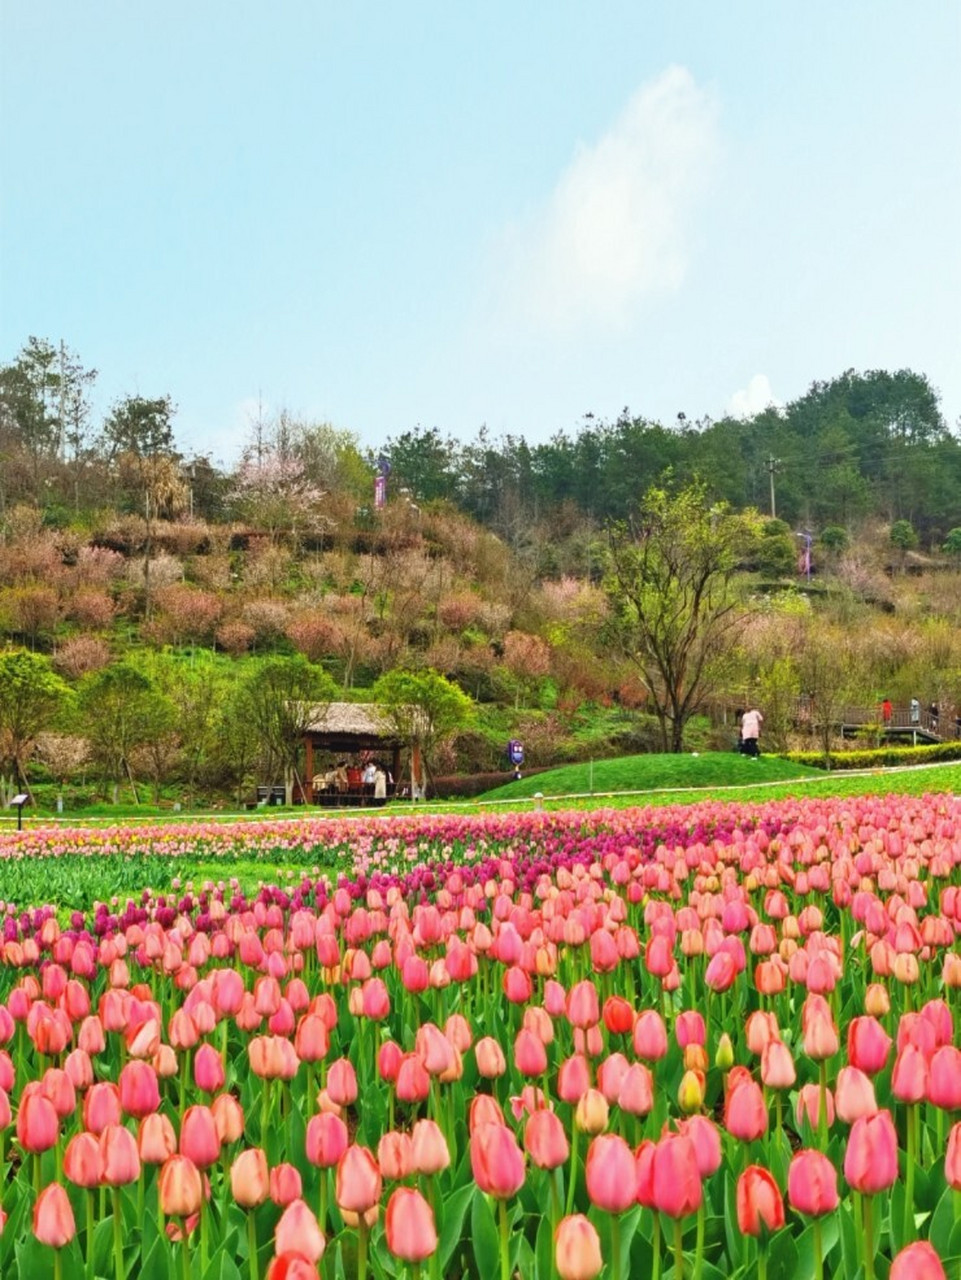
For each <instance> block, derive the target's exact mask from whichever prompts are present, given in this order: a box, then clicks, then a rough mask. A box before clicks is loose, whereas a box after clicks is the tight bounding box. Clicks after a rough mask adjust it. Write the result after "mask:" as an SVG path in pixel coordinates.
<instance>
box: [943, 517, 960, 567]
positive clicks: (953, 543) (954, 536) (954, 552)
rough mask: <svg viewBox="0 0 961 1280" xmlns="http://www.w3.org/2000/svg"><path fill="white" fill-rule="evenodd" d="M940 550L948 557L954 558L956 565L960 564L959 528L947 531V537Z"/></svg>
mask: <svg viewBox="0 0 961 1280" xmlns="http://www.w3.org/2000/svg"><path fill="white" fill-rule="evenodd" d="M942 550H944V551H946V552H947V553H948V555H950V556H954V558H955V560H956V561H957V562H958V563H961V526H958V527H957V528H955V529H949V530H948V536H947V537H946V538H945V540H944V544H943V547H942Z"/></svg>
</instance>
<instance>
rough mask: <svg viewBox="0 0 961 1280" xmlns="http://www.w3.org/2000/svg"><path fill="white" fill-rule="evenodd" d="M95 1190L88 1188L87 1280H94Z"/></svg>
mask: <svg viewBox="0 0 961 1280" xmlns="http://www.w3.org/2000/svg"><path fill="white" fill-rule="evenodd" d="M93 1229H94V1215H93V1188H92V1187H88V1188H87V1280H93Z"/></svg>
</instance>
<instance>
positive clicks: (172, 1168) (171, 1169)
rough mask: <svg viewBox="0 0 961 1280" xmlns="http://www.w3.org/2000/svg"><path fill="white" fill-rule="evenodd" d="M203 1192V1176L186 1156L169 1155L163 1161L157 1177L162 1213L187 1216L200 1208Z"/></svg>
mask: <svg viewBox="0 0 961 1280" xmlns="http://www.w3.org/2000/svg"><path fill="white" fill-rule="evenodd" d="M203 1194H204V1184H203V1177H202V1175H201V1172H200V1170H199V1169H198V1168H197V1166H196V1165H195V1164H194V1162H193V1161H192V1160H191V1159H190V1158H189V1157H188V1156H184V1155H177V1156H170V1157H169V1159H167V1160H165V1161H164V1163H163V1165H162V1166H161V1168H160V1173H159V1174H158V1177H157V1197H158V1200H159V1203H160V1210H161V1212H162V1213H165V1214H166V1215H167V1216H168V1217H172V1218H188V1217H190V1215H191V1214H194V1213H197V1211H198V1210H199V1209H200V1206H201V1203H202V1202H203Z"/></svg>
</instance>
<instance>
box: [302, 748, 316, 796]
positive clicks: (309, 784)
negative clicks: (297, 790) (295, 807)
mask: <svg viewBox="0 0 961 1280" xmlns="http://www.w3.org/2000/svg"><path fill="white" fill-rule="evenodd" d="M304 755H305V767H304V773H305V777H304V780H303V783H302V785H301V789H302V790H303V793H304V804H313V803H314V739H313V737H312V736H311V734H309V733H308V734H305V736H304Z"/></svg>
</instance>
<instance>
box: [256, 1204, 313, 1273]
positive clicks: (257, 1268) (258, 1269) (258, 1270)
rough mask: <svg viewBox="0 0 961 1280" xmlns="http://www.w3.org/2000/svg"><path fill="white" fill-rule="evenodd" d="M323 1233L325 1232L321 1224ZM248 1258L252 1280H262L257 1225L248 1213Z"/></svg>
mask: <svg viewBox="0 0 961 1280" xmlns="http://www.w3.org/2000/svg"><path fill="white" fill-rule="evenodd" d="M320 1229H321V1231H323V1230H324V1227H323V1224H321V1228H320ZM247 1258H248V1260H249V1265H250V1280H260V1268H259V1266H258V1265H257V1224H256V1222H254V1215H253V1214H252V1213H250V1212H249V1211H248V1213H247Z"/></svg>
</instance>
